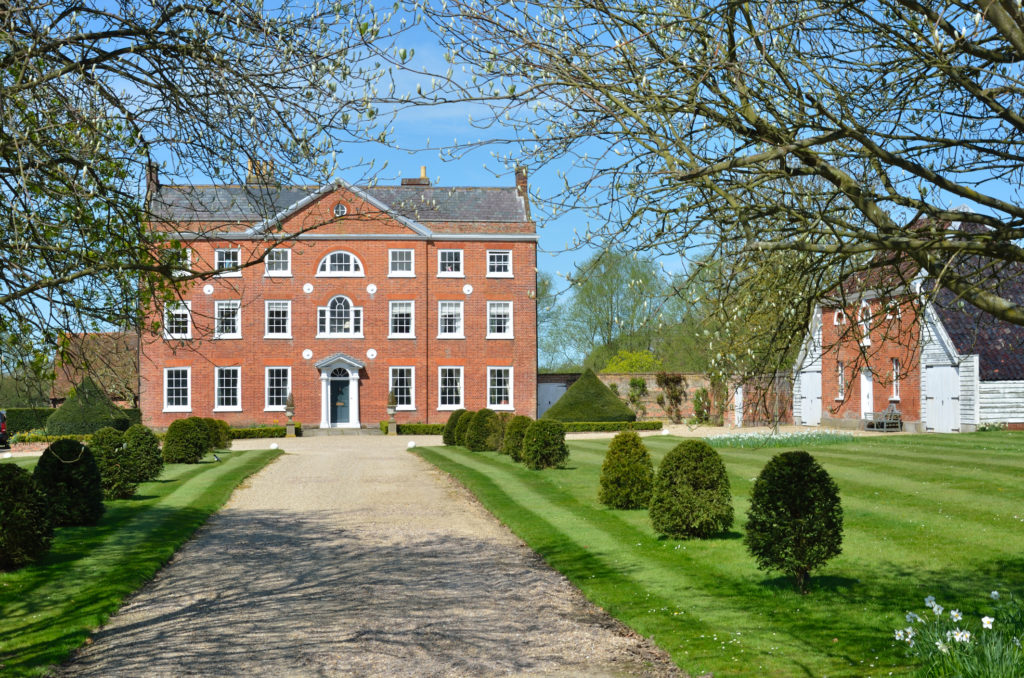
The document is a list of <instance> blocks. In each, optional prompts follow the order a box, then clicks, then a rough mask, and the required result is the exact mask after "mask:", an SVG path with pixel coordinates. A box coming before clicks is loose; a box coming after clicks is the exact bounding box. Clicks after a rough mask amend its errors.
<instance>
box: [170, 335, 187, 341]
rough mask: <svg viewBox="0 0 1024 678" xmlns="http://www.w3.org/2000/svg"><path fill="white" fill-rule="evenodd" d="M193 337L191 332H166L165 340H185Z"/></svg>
mask: <svg viewBox="0 0 1024 678" xmlns="http://www.w3.org/2000/svg"><path fill="white" fill-rule="evenodd" d="M191 338H192V335H191V334H188V335H179V334H165V335H164V340H165V341H185V340H188V339H191Z"/></svg>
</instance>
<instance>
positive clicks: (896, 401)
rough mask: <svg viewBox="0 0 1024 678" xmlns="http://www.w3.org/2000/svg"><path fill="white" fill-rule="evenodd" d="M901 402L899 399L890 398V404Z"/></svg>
mask: <svg viewBox="0 0 1024 678" xmlns="http://www.w3.org/2000/svg"><path fill="white" fill-rule="evenodd" d="M899 401H900V399H899V398H889V402H890V403H898V402H899Z"/></svg>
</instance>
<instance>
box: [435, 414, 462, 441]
mask: <svg viewBox="0 0 1024 678" xmlns="http://www.w3.org/2000/svg"><path fill="white" fill-rule="evenodd" d="M465 413H466V410H455V411H454V412H452V413H451V414H450V415H448V422H447V423H446V424H445V425H444V432H442V433H441V442H443V443H444V444H445V445H458V444H459V442H458V438H456V435H455V429H456V428H457V427H458V425H459V419H461V418H462V415H464V414H465Z"/></svg>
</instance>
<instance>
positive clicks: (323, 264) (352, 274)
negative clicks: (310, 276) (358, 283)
mask: <svg viewBox="0 0 1024 678" xmlns="http://www.w3.org/2000/svg"><path fill="white" fill-rule="evenodd" d="M336 254H344V255H347V256H349V257H351V258H352V262H353V266H352V267H353V269H354V270H351V271H327V270H322V269H326V268H327V267H328V261H329V260H330V258H331V257H333V256H334V255H336ZM315 277H317V278H365V277H366V268H365V267H364V266H363V262H362V260H361V259H360V258H359V257H357V256H356V255H355V254H353V253H352V252H349V251H348V250H334V251H333V252H328V253H327V254H325V255H324V258H323V259H321V260H320V263H318V264H317V265H316V276H315Z"/></svg>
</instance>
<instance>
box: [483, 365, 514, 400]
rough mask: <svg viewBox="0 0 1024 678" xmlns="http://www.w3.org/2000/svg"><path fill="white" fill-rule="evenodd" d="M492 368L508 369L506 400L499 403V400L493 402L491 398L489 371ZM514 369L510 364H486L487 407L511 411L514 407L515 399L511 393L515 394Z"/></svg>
mask: <svg viewBox="0 0 1024 678" xmlns="http://www.w3.org/2000/svg"><path fill="white" fill-rule="evenodd" d="M492 370H508V402H507V403H505V404H501V403H500V402H498V403H495V402H493V401H492V400H491V371H492ZM515 383H516V380H515V370H514V369H513V368H512V366H511V365H488V366H487V407H489V408H490V409H492V410H495V411H512V410H514V409H515V401H514V399H513V395H514V394H515Z"/></svg>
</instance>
